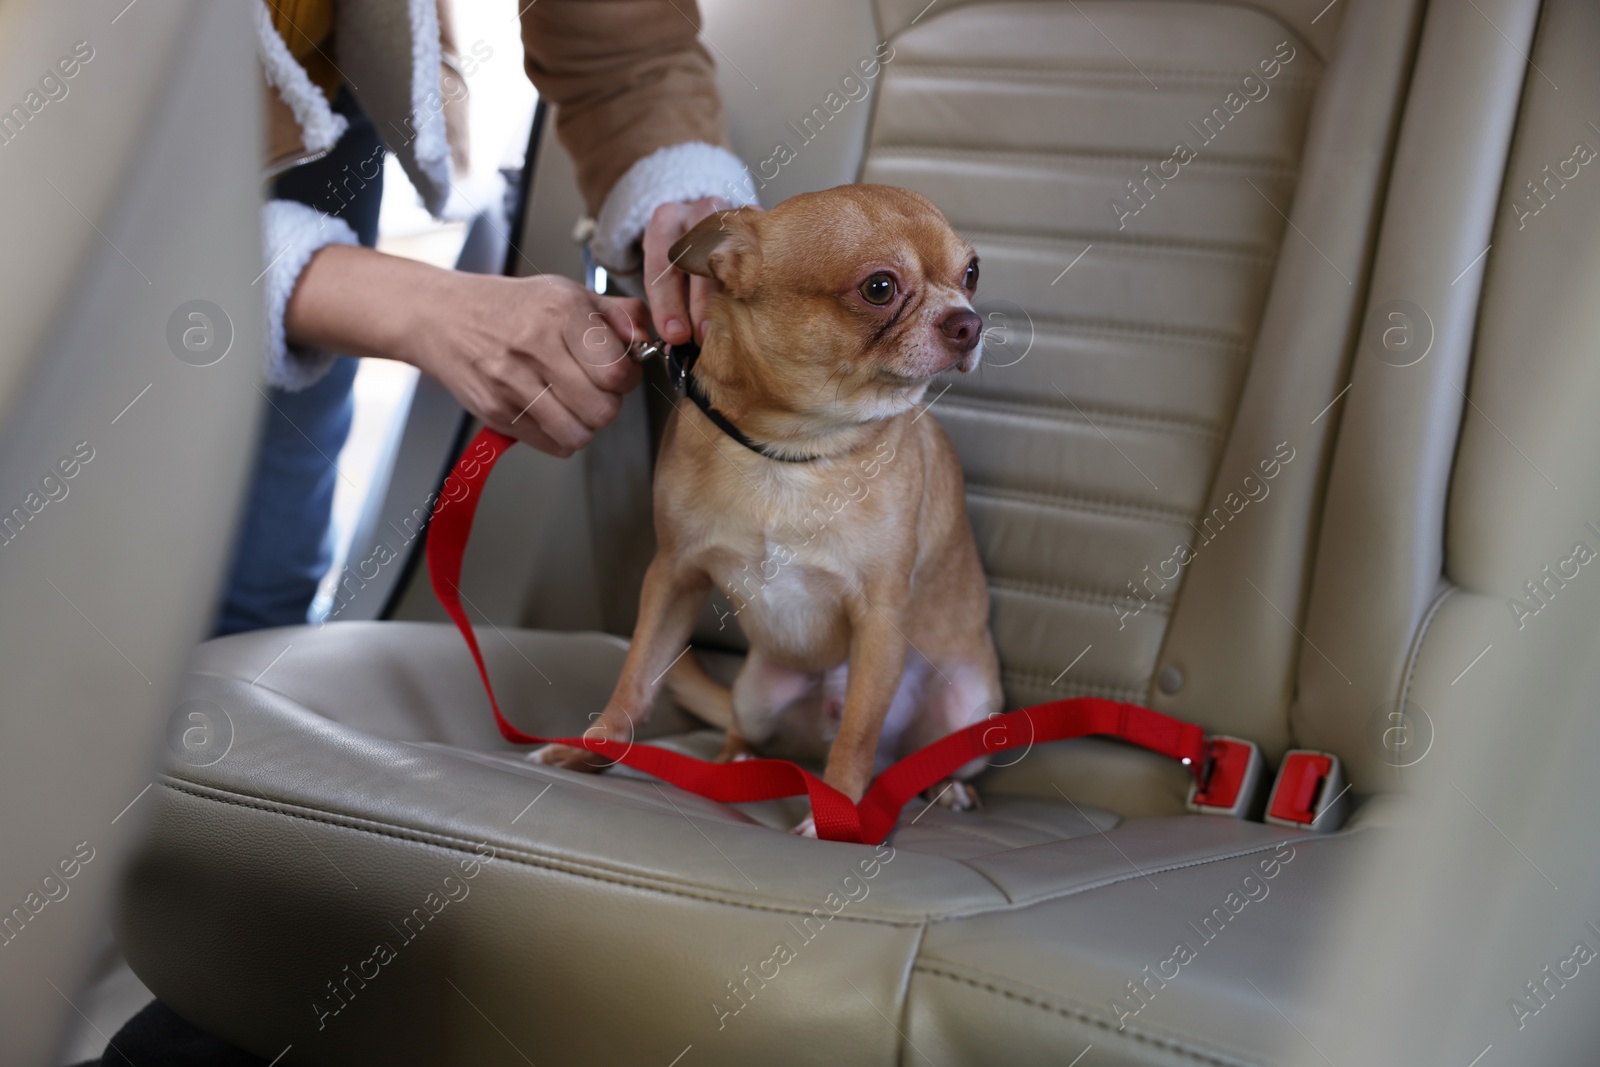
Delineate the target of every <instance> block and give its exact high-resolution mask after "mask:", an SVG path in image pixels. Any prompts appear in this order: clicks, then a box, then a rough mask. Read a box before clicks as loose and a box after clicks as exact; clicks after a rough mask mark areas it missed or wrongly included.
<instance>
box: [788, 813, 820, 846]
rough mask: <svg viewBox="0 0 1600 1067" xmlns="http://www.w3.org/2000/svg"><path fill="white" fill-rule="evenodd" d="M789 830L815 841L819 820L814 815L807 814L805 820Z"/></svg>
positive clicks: (797, 835)
mask: <svg viewBox="0 0 1600 1067" xmlns="http://www.w3.org/2000/svg"><path fill="white" fill-rule="evenodd" d="M789 832H790V833H791V834H793V835H794V836H796V837H809V838H811V840H813V841H815V840H816V839H817V820H816V819H815V818H813V817H812V816H810V815H807V816H806V817H805V818H804V819H803V820H801V822H800V825H798V826H796V827H795V828H794V829H793V830H790V831H789Z"/></svg>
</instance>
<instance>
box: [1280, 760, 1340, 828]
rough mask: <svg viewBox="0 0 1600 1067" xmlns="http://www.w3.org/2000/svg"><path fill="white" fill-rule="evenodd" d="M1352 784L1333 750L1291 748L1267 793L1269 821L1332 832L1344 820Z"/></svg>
mask: <svg viewBox="0 0 1600 1067" xmlns="http://www.w3.org/2000/svg"><path fill="white" fill-rule="evenodd" d="M1348 791H1349V787H1348V785H1347V784H1346V782H1345V780H1344V769H1343V768H1342V767H1341V766H1340V764H1339V757H1338V756H1335V755H1334V754H1333V753H1331V752H1314V751H1311V750H1309V749H1301V748H1297V749H1292V750H1291V751H1290V752H1288V753H1287V754H1286V755H1285V756H1284V757H1283V765H1282V766H1280V767H1279V768H1278V778H1277V781H1275V782H1273V783H1272V793H1271V795H1270V796H1268V797H1267V818H1266V821H1267V822H1269V823H1271V824H1272V825H1273V826H1287V827H1289V828H1290V829H1294V830H1314V831H1316V832H1318V833H1331V832H1332V831H1334V830H1337V829H1339V827H1340V826H1342V825H1343V824H1344V820H1345V815H1346V813H1347V811H1348V808H1349V804H1350V801H1349V797H1347V796H1346V795H1345V794H1346V793H1347V792H1348Z"/></svg>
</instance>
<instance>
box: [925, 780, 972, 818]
mask: <svg viewBox="0 0 1600 1067" xmlns="http://www.w3.org/2000/svg"><path fill="white" fill-rule="evenodd" d="M922 798H923V799H924V800H926V801H927V802H928V803H929V804H937V805H939V806H940V807H941V808H948V809H949V810H951V811H973V810H974V809H976V808H981V807H982V806H983V802H982V801H981V800H979V799H978V791H977V790H976V789H974V788H973V787H972V786H971V785H969V784H967V783H966V782H963V781H960V780H958V779H955V778H948V779H946V780H945V781H943V782H939V783H937V784H935V785H932V786H929V787H928V788H927V789H926V790H925V791H924V792H923V794H922Z"/></svg>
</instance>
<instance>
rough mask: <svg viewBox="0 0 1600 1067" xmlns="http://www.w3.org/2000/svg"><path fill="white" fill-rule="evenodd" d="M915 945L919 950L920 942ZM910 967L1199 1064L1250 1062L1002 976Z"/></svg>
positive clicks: (1222, 1066)
mask: <svg viewBox="0 0 1600 1067" xmlns="http://www.w3.org/2000/svg"><path fill="white" fill-rule="evenodd" d="M918 948H919V950H920V948H921V946H920V944H919V946H918ZM944 966H945V967H948V966H950V965H949V964H946V965H944ZM971 969H972V970H973V971H975V972H977V973H979V974H988V972H986V971H983V970H981V969H980V968H977V967H973V968H971ZM912 970H913V971H915V972H918V973H921V974H926V975H931V976H933V977H937V978H946V979H949V980H950V981H953V982H961V983H963V984H964V985H969V986H972V987H973V988H975V989H982V990H984V991H986V992H989V993H995V994H998V995H999V996H1002V997H1005V998H1006V999H1007V1000H1015V1001H1018V1002H1020V1003H1023V1004H1027V1005H1029V1006H1030V1007H1035V1008H1039V1009H1041V1010H1042V1011H1048V1012H1054V1013H1055V1014H1057V1015H1061V1016H1063V1017H1065V1018H1069V1019H1073V1020H1075V1021H1077V1022H1080V1023H1086V1024H1088V1025H1090V1026H1093V1027H1096V1028H1098V1029H1100V1030H1103V1031H1104V1032H1105V1033H1106V1035H1107V1036H1108V1037H1110V1036H1114V1037H1117V1038H1121V1039H1123V1040H1128V1041H1138V1042H1143V1043H1145V1044H1148V1045H1153V1046H1155V1047H1156V1048H1160V1049H1163V1050H1164V1051H1168V1052H1175V1053H1177V1054H1179V1055H1182V1056H1188V1057H1189V1058H1190V1059H1193V1060H1195V1061H1196V1062H1199V1063H1206V1064H1212V1065H1215V1067H1249V1065H1250V1063H1251V1061H1248V1060H1242V1059H1239V1058H1237V1057H1234V1056H1232V1055H1231V1054H1229V1053H1226V1052H1223V1051H1222V1050H1220V1049H1211V1048H1207V1047H1205V1046H1201V1045H1191V1044H1188V1043H1185V1042H1183V1041H1180V1040H1178V1039H1177V1038H1172V1037H1161V1036H1157V1035H1155V1034H1153V1033H1148V1032H1145V1031H1144V1028H1143V1027H1137V1026H1135V1027H1127V1026H1125V1027H1124V1029H1121V1030H1118V1029H1117V1028H1116V1027H1114V1026H1112V1025H1111V1023H1110V1022H1108V1021H1107V1020H1105V1019H1103V1018H1101V1017H1099V1016H1098V1015H1094V1014H1092V1013H1091V1012H1090V1011H1089V1009H1088V1008H1087V1007H1081V1008H1080V1007H1066V1006H1063V1005H1061V1004H1056V1003H1052V1002H1051V1001H1049V1000H1046V999H1045V998H1044V997H1043V996H1039V995H1035V996H1030V995H1028V994H1025V993H1019V992H1017V991H1015V990H1013V989H1006V988H1004V987H1002V986H999V985H996V984H995V982H998V981H1005V979H1002V978H1000V977H999V976H997V975H996V976H992V977H993V978H994V981H993V982H990V981H982V980H980V979H977V978H971V977H968V976H967V975H964V974H958V973H956V972H955V971H953V970H945V969H943V967H941V966H940V965H939V964H934V963H928V962H925V961H924V960H922V959H920V958H919V959H918V961H917V962H916V963H915V964H913V965H912Z"/></svg>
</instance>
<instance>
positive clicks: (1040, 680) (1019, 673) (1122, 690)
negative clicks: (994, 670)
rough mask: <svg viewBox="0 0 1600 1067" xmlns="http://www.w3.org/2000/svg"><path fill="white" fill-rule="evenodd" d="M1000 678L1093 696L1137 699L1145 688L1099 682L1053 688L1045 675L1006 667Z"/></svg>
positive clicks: (1069, 683) (1070, 683) (1040, 687)
mask: <svg viewBox="0 0 1600 1067" xmlns="http://www.w3.org/2000/svg"><path fill="white" fill-rule="evenodd" d="M1000 677H1001V679H1002V680H1004V681H1007V682H1013V681H1014V682H1017V683H1019V684H1021V685H1025V686H1031V687H1032V688H1035V689H1062V690H1064V691H1065V692H1068V693H1073V692H1078V693H1087V694H1090V695H1092V696H1105V697H1136V696H1138V694H1140V693H1143V692H1144V687H1143V686H1132V685H1102V684H1100V683H1098V682H1075V681H1068V682H1064V683H1062V685H1061V686H1052V685H1051V683H1050V682H1048V681H1046V680H1045V677H1044V675H1043V674H1040V673H1036V672H1034V671H1025V670H1020V669H1007V668H1005V667H1002V668H1000Z"/></svg>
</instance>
